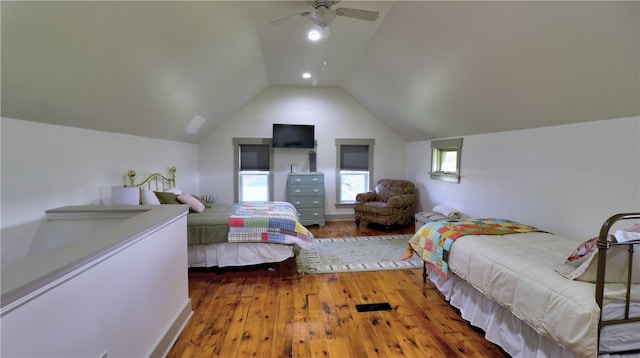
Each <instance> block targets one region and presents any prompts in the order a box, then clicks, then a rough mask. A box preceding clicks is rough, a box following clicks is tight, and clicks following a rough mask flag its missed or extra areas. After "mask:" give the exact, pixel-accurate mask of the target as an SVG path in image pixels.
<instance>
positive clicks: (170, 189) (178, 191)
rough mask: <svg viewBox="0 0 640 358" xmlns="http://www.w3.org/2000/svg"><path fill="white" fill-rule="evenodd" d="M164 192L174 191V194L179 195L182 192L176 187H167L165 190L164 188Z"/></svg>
mask: <svg viewBox="0 0 640 358" xmlns="http://www.w3.org/2000/svg"><path fill="white" fill-rule="evenodd" d="M165 192H166V193H174V194H176V195H180V194H182V193H183V191H182V190H180V189H178V188H169V189H167V190H165Z"/></svg>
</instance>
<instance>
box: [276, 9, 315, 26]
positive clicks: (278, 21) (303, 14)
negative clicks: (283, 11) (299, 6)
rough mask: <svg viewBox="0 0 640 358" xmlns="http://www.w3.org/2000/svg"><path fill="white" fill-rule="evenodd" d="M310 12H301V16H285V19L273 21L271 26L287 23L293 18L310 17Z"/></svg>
mask: <svg viewBox="0 0 640 358" xmlns="http://www.w3.org/2000/svg"><path fill="white" fill-rule="evenodd" d="M309 14H310V12H309V11H305V12H301V13H299V14H293V15H289V16H285V17H283V18H280V19H277V20H273V21H271V25H278V24H279V23H281V22H284V21H287V20H289V19H291V18H293V17H297V16H309Z"/></svg>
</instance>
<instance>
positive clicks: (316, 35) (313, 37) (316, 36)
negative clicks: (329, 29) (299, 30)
mask: <svg viewBox="0 0 640 358" xmlns="http://www.w3.org/2000/svg"><path fill="white" fill-rule="evenodd" d="M307 38H308V39H309V40H310V41H318V40H320V39H321V38H322V33H321V32H320V31H318V30H311V31H309V33H307Z"/></svg>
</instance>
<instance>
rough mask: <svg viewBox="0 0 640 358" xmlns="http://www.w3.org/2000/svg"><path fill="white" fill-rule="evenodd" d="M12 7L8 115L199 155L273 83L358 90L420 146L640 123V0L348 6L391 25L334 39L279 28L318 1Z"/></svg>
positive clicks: (347, 25)
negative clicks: (176, 144) (603, 123)
mask: <svg viewBox="0 0 640 358" xmlns="http://www.w3.org/2000/svg"><path fill="white" fill-rule="evenodd" d="M0 6H1V9H0V10H1V16H2V19H1V20H2V22H1V30H2V38H1V41H2V43H1V47H2V48H1V50H2V53H1V56H2V58H1V60H2V62H1V67H2V68H1V69H2V73H1V75H2V77H1V82H2V83H1V85H2V87H1V100H2V103H1V105H2V107H1V110H2V116H3V117H9V118H17V119H24V120H32V121H38V122H45V123H54V124H60V125H67V126H75V127H81V128H89V129H96V130H102V131H110V132H119V133H128V134H132V135H140V136H145V137H153V138H161V139H169V140H175V141H182V142H191V143H198V142H200V141H201V140H202V139H203V138H204V137H205V136H206V135H208V133H210V132H211V131H212V130H214V129H215V128H216V127H217V126H218V125H220V123H222V122H224V121H225V120H228V119H229V118H231V117H232V116H233V114H234V113H235V112H236V111H237V110H238V109H239V108H240V107H241V106H242V105H243V104H245V103H246V102H247V101H250V100H251V99H252V98H253V97H254V96H255V95H257V94H258V93H260V92H261V91H262V90H264V89H265V88H266V87H268V86H269V85H292V86H339V87H342V88H344V89H345V90H346V91H347V92H348V93H349V94H350V95H352V96H353V97H354V98H356V99H357V100H358V101H360V103H362V104H363V105H364V106H365V107H367V108H368V109H369V110H370V111H371V112H372V113H373V114H374V115H376V116H377V117H378V118H380V120H382V121H384V122H386V123H387V124H388V125H389V126H390V127H391V128H393V129H394V130H395V131H397V132H398V133H399V134H400V135H401V136H403V137H404V138H405V139H406V140H407V141H415V140H426V139H432V138H445V137H451V136H461V135H470V134H478V133H488V132H497V131H505V130H514V129H523V128H535V127H542V126H549V125H557V124H564V123H576V122H583V121H592V120H601V119H610V118H618V117H626V116H637V115H640V25H639V24H640V2H637V1H626V2H614V1H604V2H592V1H585V2H551V1H541V2H521V1H517V2H488V1H477V2H458V1H444V2H435V1H407V2H405V1H395V2H388V1H342V2H340V3H339V4H337V5H334V8H337V7H348V8H357V9H364V10H371V11H377V12H380V17H379V18H378V20H377V21H375V22H368V21H362V20H356V19H350V18H345V17H337V18H336V19H335V20H334V21H333V23H332V24H331V26H330V31H331V34H330V36H329V37H328V38H327V39H325V40H322V41H320V42H318V43H310V42H308V41H307V40H306V38H305V36H306V31H307V29H308V28H309V26H311V21H310V20H309V19H308V18H306V17H301V16H299V17H292V18H290V19H288V20H287V21H284V22H282V23H280V24H278V25H276V26H274V25H271V24H270V22H271V21H272V20H276V19H279V18H282V17H284V16H288V15H293V14H296V13H300V12H303V11H309V10H310V9H311V6H310V5H309V4H308V2H305V1H255V2H248V1H196V2H183V1H174V2H171V1H161V2H147V1H140V2H112V1H106V2H103V1H97V2H57V1H45V2H24V1H16V2H12V1H4V0H3V1H2V2H1V3H0ZM325 62H326V63H325ZM304 71H308V72H310V73H312V75H313V77H312V78H311V79H309V80H304V79H302V78H301V77H300V75H301V73H302V72H304ZM196 115H198V116H201V117H204V118H206V119H207V120H206V122H205V124H204V126H203V128H202V129H201V130H200V131H199V132H198V133H197V134H195V135H194V134H189V133H187V132H185V128H186V127H187V126H188V125H189V122H190V121H191V119H192V118H193V117H194V116H196Z"/></svg>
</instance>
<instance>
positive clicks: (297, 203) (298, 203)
mask: <svg viewBox="0 0 640 358" xmlns="http://www.w3.org/2000/svg"><path fill="white" fill-rule="evenodd" d="M294 204H296V205H300V204H302V202H299V201H296V202H295V203H294Z"/></svg>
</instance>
